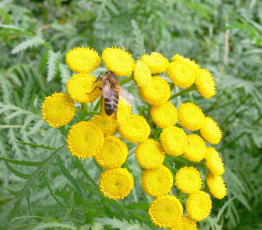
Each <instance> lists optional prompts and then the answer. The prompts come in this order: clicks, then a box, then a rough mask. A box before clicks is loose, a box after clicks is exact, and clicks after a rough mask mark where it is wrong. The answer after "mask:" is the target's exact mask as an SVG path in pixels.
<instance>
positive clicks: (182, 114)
mask: <svg viewBox="0 0 262 230" xmlns="http://www.w3.org/2000/svg"><path fill="white" fill-rule="evenodd" d="M178 120H179V122H180V124H181V125H182V126H183V127H184V128H185V129H188V130H191V131H194V130H198V129H200V128H201V127H202V126H203V125H204V122H205V115H204V114H203V112H202V110H201V109H200V108H199V107H198V106H196V105H195V104H193V103H191V102H187V103H184V104H182V105H180V107H179V110H178Z"/></svg>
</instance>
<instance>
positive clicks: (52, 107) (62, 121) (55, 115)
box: [41, 93, 75, 128]
mask: <svg viewBox="0 0 262 230" xmlns="http://www.w3.org/2000/svg"><path fill="white" fill-rule="evenodd" d="M41 111H42V117H43V119H44V120H45V121H46V122H47V123H48V124H49V125H50V126H52V127H53V128H58V127H61V126H64V125H66V124H67V123H69V122H70V121H71V120H72V119H73V117H74V116H75V104H74V101H73V100H72V98H71V97H70V96H68V95H67V94H66V93H54V94H52V96H49V97H46V98H45V101H44V102H43V104H42V107H41Z"/></svg>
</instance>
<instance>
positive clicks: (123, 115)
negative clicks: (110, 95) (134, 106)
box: [116, 100, 131, 124]
mask: <svg viewBox="0 0 262 230" xmlns="http://www.w3.org/2000/svg"><path fill="white" fill-rule="evenodd" d="M130 116H131V106H129V105H127V104H125V103H124V102H123V101H122V100H119V103H118V107H117V113H116V117H117V121H118V123H119V124H120V123H121V122H125V121H126V120H127V119H128V118H129V117H130Z"/></svg>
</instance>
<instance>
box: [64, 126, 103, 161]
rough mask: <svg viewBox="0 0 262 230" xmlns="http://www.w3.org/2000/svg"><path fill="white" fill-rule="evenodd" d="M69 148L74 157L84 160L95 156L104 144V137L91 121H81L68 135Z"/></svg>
mask: <svg viewBox="0 0 262 230" xmlns="http://www.w3.org/2000/svg"><path fill="white" fill-rule="evenodd" d="M66 142H67V147H68V149H69V151H70V152H71V153H72V155H74V156H77V157H78V158H80V157H81V158H82V159H83V160H84V159H85V158H87V157H93V156H95V155H96V154H97V153H98V152H99V151H100V150H101V148H102V146H103V144H104V135H103V132H102V130H101V129H100V128H98V127H97V126H96V125H95V124H94V123H92V122H91V121H81V122H78V123H76V124H75V125H73V126H72V128H71V129H70V130H69V132H68V134H67V139H66Z"/></svg>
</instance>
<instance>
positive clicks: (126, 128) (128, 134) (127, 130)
mask: <svg viewBox="0 0 262 230" xmlns="http://www.w3.org/2000/svg"><path fill="white" fill-rule="evenodd" d="M118 132H119V134H120V136H121V137H123V138H124V139H126V140H128V141H130V142H132V143H139V142H143V141H146V139H147V138H148V136H149V134H150V126H149V124H148V123H147V121H146V119H145V118H144V117H143V116H139V115H131V116H130V117H129V118H128V119H127V120H126V121H125V122H121V123H120V124H119V127H118Z"/></svg>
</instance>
